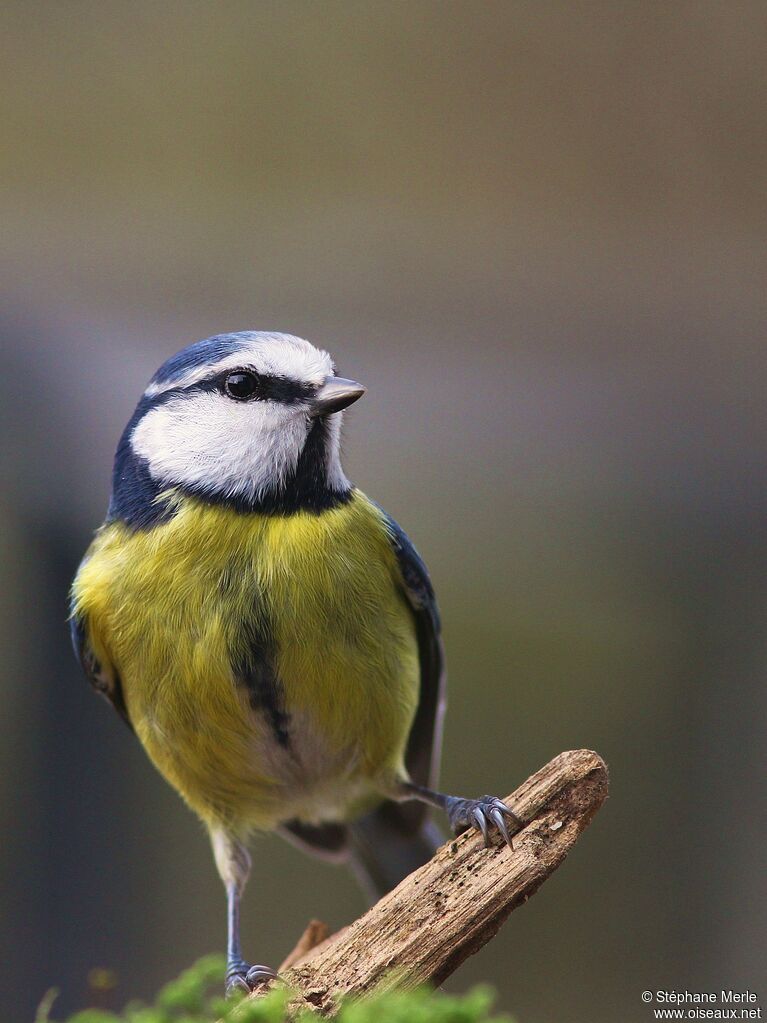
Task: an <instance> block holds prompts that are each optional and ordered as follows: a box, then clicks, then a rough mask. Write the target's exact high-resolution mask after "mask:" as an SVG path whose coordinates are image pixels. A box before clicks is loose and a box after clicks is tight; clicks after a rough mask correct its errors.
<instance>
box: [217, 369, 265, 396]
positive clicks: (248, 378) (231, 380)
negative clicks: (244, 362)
mask: <svg viewBox="0 0 767 1023" xmlns="http://www.w3.org/2000/svg"><path fill="white" fill-rule="evenodd" d="M224 390H225V391H226V393H227V394H228V395H229V397H230V398H236V400H237V401H247V400H248V398H253V397H255V396H256V394H257V393H258V377H257V376H256V375H255V373H243V372H242V371H239V372H237V373H230V374H229V376H228V377H227V378H226V380H225V381H224Z"/></svg>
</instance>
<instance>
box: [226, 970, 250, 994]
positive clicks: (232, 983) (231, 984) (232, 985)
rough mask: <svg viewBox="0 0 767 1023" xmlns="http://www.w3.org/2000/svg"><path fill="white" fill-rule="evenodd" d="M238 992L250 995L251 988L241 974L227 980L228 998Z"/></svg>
mask: <svg viewBox="0 0 767 1023" xmlns="http://www.w3.org/2000/svg"><path fill="white" fill-rule="evenodd" d="M237 991H242V992H243V993H244V994H246V995H247V994H250V986H249V985H248V982H247V981H246V980H245V978H244V977H243V976H242V974H240V973H235V974H233V975H232V976H231V977H227V978H226V997H227V998H229V996H230V995H233V994H234V993H235V992H237Z"/></svg>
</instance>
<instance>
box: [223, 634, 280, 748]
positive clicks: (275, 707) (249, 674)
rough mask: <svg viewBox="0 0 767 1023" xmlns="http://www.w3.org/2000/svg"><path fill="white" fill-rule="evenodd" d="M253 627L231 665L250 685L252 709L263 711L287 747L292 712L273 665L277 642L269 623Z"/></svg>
mask: <svg viewBox="0 0 767 1023" xmlns="http://www.w3.org/2000/svg"><path fill="white" fill-rule="evenodd" d="M250 631H251V632H252V634H251V635H250V636H249V643H248V647H247V651H246V653H245V654H244V656H242V657H240V658H239V660H238V661H237V662H236V663H235V664H233V666H232V667H233V670H234V676H235V678H236V679H237V681H238V683H239V684H240V685H243V686H245V688H246V689H247V691H248V699H249V701H250V705H251V707H252V708H253V710H254V711H255V712H256V713H257V714H263V715H264V717H265V718H266V720H267V721H268V722H269V724H270V725H271V728H272V731H273V732H274V737H275V739H276V740H277V742H278V743H279V745H280V746H283V747H285V748H287V747H288V746H289V745H290V733H289V731H288V726H289V724H290V715H289V714H287V713H286V711H285V709H284V693H283V690H282V684H281V682H280V680H279V676H278V675H277V671H276V669H275V667H274V662H275V657H274V643H273V641H272V637H271V635H270V634H269V629H268V628H267V627H266V626H264V625H261V626H260V627H255V628H252V630H250Z"/></svg>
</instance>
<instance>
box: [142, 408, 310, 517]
mask: <svg viewBox="0 0 767 1023" xmlns="http://www.w3.org/2000/svg"><path fill="white" fill-rule="evenodd" d="M308 430H309V422H308V419H307V415H306V409H304V408H302V407H301V406H300V405H280V404H279V403H277V402H271V401H248V402H236V401H232V399H231V398H227V397H226V396H225V395H223V394H221V393H219V392H211V391H206V392H201V393H196V394H194V395H189V396H179V397H178V398H173V399H171V400H170V401H167V402H165V403H164V404H162V405H158V406H157V407H156V408H153V409H151V410H150V411H149V412H148V413H147V414H146V415H145V416H144V417H143V419H141V420H140V421H139V422H138V423H137V424H136V427H135V429H134V430H133V434H132V437H131V445H132V447H133V450H134V451H135V452H136V454H137V455H139V456H141V457H142V458H144V459H145V460H146V462H147V464H148V466H149V472H150V473H151V475H152V477H153V478H154V479H156V480H158V481H160V482H162V483H165V484H167V485H169V486H172V485H186V486H190V487H200V488H203V489H205V490H208V491H210V492H215V493H218V494H223V495H225V496H228V497H244V498H252V499H258V498H260V497H262V496H263V495H264V494H265V493H266V492H267V491H268V490H272V489H275V488H279V487H280V485H281V484H282V483H283V482H284V481H285V479H286V478H287V476H288V475H289V474H290V473H291V471H292V470H293V469H295V466H296V463H297V461H298V459H299V457H300V454H301V450H302V449H303V446H304V443H305V441H306V437H307V433H308Z"/></svg>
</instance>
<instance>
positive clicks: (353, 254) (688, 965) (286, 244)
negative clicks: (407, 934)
mask: <svg viewBox="0 0 767 1023" xmlns="http://www.w3.org/2000/svg"><path fill="white" fill-rule="evenodd" d="M1 21H2V24H1V26H0V55H1V58H2V59H0V83H1V85H0V104H1V107H0V117H1V118H2V125H3V130H2V134H1V136H0V158H1V159H2V182H3V185H2V195H1V197H0V217H1V219H2V225H3V229H2V233H0V259H1V260H2V274H0V292H1V294H2V312H1V313H0V337H1V341H2V367H1V370H0V388H1V389H2V416H3V421H2V428H3V459H4V461H3V465H2V488H1V490H0V542H1V543H2V566H3V571H2V582H1V583H0V597H1V598H2V602H3V614H2V616H0V628H2V631H3V650H2V658H1V659H0V671H1V672H2V697H3V699H2V710H3V712H2V715H1V716H0V756H2V764H1V765H0V798H1V800H2V806H1V809H2V815H3V824H2V836H3V837H2V841H1V842H0V858H1V860H2V871H3V873H2V884H1V886H0V947H2V949H3V954H2V956H0V970H2V972H3V974H4V977H3V979H2V982H0V1013H2V1018H3V1019H7V1020H14V1021H15V1020H20V1021H23V1020H30V1019H32V1017H33V1015H34V1008H35V1006H36V1004H37V1003H38V1001H39V1000H40V998H41V996H42V995H43V993H44V992H45V991H46V990H47V989H48V988H49V987H50V986H52V985H55V986H57V987H59V988H60V989H61V995H60V999H59V1001H58V1003H57V1006H56V1014H57V1015H63V1014H65V1013H66V1012H69V1011H72V1010H73V1009H75V1008H78V1007H82V1006H84V1005H87V1004H94V1003H99V1004H102V1005H108V1006H110V1007H112V1006H115V1007H117V1006H121V1005H122V1004H123V1003H124V1002H126V1001H127V1000H128V999H130V998H133V997H142V998H143V997H149V996H150V995H151V994H152V993H153V992H154V990H155V989H156V988H157V987H158V985H160V984H161V983H162V982H164V981H165V980H167V979H169V978H170V977H171V976H173V975H174V974H175V973H176V972H177V971H178V970H180V969H181V968H183V967H185V966H186V965H188V964H190V963H191V961H192V960H193V959H194V958H195V957H196V956H199V955H201V954H203V953H207V952H209V951H213V950H223V938H224V902H223V893H222V890H221V888H220V885H219V881H218V879H217V877H216V874H215V870H214V867H213V863H212V858H211V856H210V853H209V850H208V846H207V841H206V838H205V835H204V833H203V830H202V828H201V827H200V826H199V824H198V823H197V821H196V820H195V819H194V818H193V817H192V815H191V814H190V813H189V811H187V810H186V808H185V807H184V806H183V805H182V803H181V801H180V800H179V799H178V798H177V797H176V795H175V794H174V793H173V792H172V791H171V790H170V789H169V788H168V787H167V786H166V785H165V783H164V782H163V781H162V780H161V779H160V777H159V776H158V775H156V774H155V773H154V771H153V769H152V768H151V767H150V765H149V762H148V761H147V760H146V758H145V756H144V754H143V753H142V751H141V749H140V748H139V746H138V744H137V743H136V741H135V739H134V738H133V737H132V736H131V735H130V734H129V732H128V731H127V729H125V728H124V726H123V725H122V723H121V722H120V721H119V720H118V718H117V716H116V715H115V714H113V713H112V712H111V710H110V709H109V708H108V707H106V706H105V705H104V704H103V703H102V702H101V701H100V700H97V699H96V698H95V697H94V696H93V695H92V694H91V692H90V690H89V687H88V686H87V684H86V682H85V681H84V679H83V678H81V677H80V675H79V672H78V669H77V668H76V666H75V664H74V661H73V658H72V655H71V652H70V648H69V641H68V635H67V629H66V625H65V618H66V613H67V588H68V585H69V581H70V579H71V577H72V574H73V573H74V570H75V568H76V565H77V563H78V561H79V558H80V556H81V554H82V552H83V550H84V549H85V547H86V545H87V544H88V542H89V537H90V534H91V532H92V530H93V529H94V528H95V527H96V526H97V525H98V524H99V522H100V521H101V518H102V517H103V514H104V511H105V508H106V502H107V498H108V489H109V477H110V469H111V459H112V453H113V450H114V447H115V444H116V442H117V439H118V437H119V434H120V432H121V429H122V427H123V425H124V423H125V421H126V420H127V418H128V416H129V415H130V413H131V411H132V408H133V405H134V403H135V401H136V400H137V398H138V396H139V394H140V392H141V390H142V389H143V387H144V385H145V383H146V381H147V379H148V378H149V376H150V375H151V374H152V372H153V371H154V369H155V368H156V366H157V365H158V364H159V363H160V362H161V361H162V360H163V359H164V358H165V357H167V356H168V355H169V354H171V353H172V352H174V351H175V350H177V349H178V348H180V347H183V346H184V345H186V344H187V343H189V342H191V341H193V340H195V339H197V338H200V337H205V336H207V335H209V334H213V333H217V332H220V331H228V330H237V329H243V328H257V329H278V330H285V331H289V332H293V333H296V334H300V335H304V336H306V337H308V338H310V339H311V340H313V341H315V342H317V343H318V344H320V345H321V346H323V347H327V348H329V349H330V350H331V351H332V352H333V353H334V354H335V355H336V356H337V359H338V362H339V366H340V370H341V371H342V372H343V373H345V374H346V375H349V376H353V377H355V378H358V379H360V380H362V381H363V382H364V383H365V384H367V385H368V387H369V393H368V395H367V396H366V398H365V400H364V401H363V402H361V403H360V404H359V406H355V408H354V409H353V410H352V411H351V413H350V414H349V415H348V417H347V424H346V441H345V450H346V466H347V472H348V474H349V475H350V476H351V478H352V479H353V480H354V481H355V482H356V483H358V484H359V485H360V486H361V487H362V488H363V489H364V490H366V491H368V492H369V493H370V494H371V495H372V496H374V497H375V498H376V499H377V500H378V501H380V503H381V504H383V505H384V506H385V507H386V508H387V509H388V510H389V511H390V512H392V513H393V514H394V515H395V517H396V518H397V519H398V520H399V521H400V522H401V523H402V524H403V525H404V526H405V528H406V529H407V530H408V532H409V533H410V535H411V536H412V537H413V538H414V540H415V542H416V544H417V545H418V547H419V549H420V551H421V553H422V554H423V556H424V558H425V559H426V561H427V563H428V564H429V566H430V568H431V571H432V575H433V578H434V582H435V585H436V587H437V590H438V593H439V595H440V598H441V604H442V609H443V615H444V621H445V632H446V642H447V650H448V658H449V666H450V677H451V702H450V711H449V714H448V718H447V732H446V741H445V751H444V761H443V783H444V787H445V788H446V789H447V790H448V791H459V792H462V793H463V792H465V793H467V794H478V793H480V792H485V791H497V792H502V793H506V792H508V791H510V790H511V789H512V788H513V787H514V786H515V785H516V784H518V783H519V782H520V781H521V780H523V779H524V778H526V777H527V776H528V775H529V774H530V773H531V772H532V771H534V770H536V769H537V768H538V767H540V766H541V765H542V764H543V763H544V762H545V761H547V760H548V759H549V758H550V757H551V756H553V755H554V754H556V753H558V752H560V751H561V750H563V749H568V748H574V747H582V746H586V747H591V748H594V749H596V750H598V751H599V752H600V753H601V754H602V755H603V756H604V757H605V758H606V760H607V761H608V763H609V765H610V768H611V772H612V789H611V797H610V800H609V802H608V803H607V804H606V806H605V808H604V809H603V810H602V812H601V813H600V814H599V816H598V817H597V818H596V820H595V821H594V824H593V826H592V827H591V828H590V829H589V831H588V832H587V833H586V834H585V835H584V836H583V838H582V840H581V841H580V842H579V844H578V846H577V847H576V849H575V850H574V851H573V853H572V855H571V857H570V858H569V860H568V861H567V862H566V864H565V865H564V866H563V867H562V869H561V870H560V872H559V873H557V874H556V876H555V877H553V878H552V879H551V880H550V881H549V882H548V883H547V884H546V885H545V887H544V888H543V889H542V890H541V892H540V893H539V894H538V895H536V897H535V898H534V899H533V900H532V901H531V902H530V903H529V905H527V906H526V907H524V908H522V909H521V910H520V911H518V912H517V913H515V914H514V915H513V916H512V918H511V919H510V921H509V923H508V924H507V925H506V927H505V928H504V930H503V931H502V932H501V933H500V935H499V936H498V938H497V939H496V940H495V941H493V942H492V943H491V944H490V945H489V946H488V947H487V948H486V949H485V950H484V951H482V952H481V953H480V954H479V955H477V956H476V957H475V958H473V959H472V960H471V961H470V962H469V963H468V964H467V965H466V966H465V968H463V969H462V970H461V971H460V972H459V973H458V974H457V975H456V976H455V977H454V978H452V980H451V982H450V984H449V987H450V988H451V989H452V990H465V989H467V988H468V987H469V986H470V985H472V984H473V983H475V982H477V981H480V980H483V981H488V982H490V983H491V984H493V985H494V986H495V987H496V988H497V989H498V991H499V1004H500V1006H501V1007H502V1008H503V1009H505V1010H508V1011H510V1012H513V1013H514V1014H515V1016H516V1017H517V1019H518V1020H519V1023H546V1021H557V1023H560V1021H584V1023H585V1021H589V1023H603V1021H604V1023H614V1021H615V1020H618V1019H620V1020H625V1021H629V1023H631V1021H635V1020H636V1021H640V1020H642V1021H643V1020H646V1019H648V1018H649V1011H648V1009H647V1008H646V1007H644V1006H643V1005H642V1003H641V1001H640V992H641V991H642V990H643V989H645V988H650V989H656V988H688V989H690V990H696V989H705V990H718V988H719V987H720V986H726V987H747V986H749V987H751V988H752V989H755V990H757V991H759V990H760V986H759V985H760V984H761V985H762V988H761V990H762V992H763V991H764V981H765V979H766V978H765V970H764V948H765V943H766V939H767V935H765V894H766V893H765V876H766V872H765V862H764V852H763V850H764V842H765V837H767V836H765V820H766V819H767V815H766V814H765V813H764V806H765V803H764V796H765V790H764V789H765V787H764V773H765V772H764V736H765V724H766V723H767V722H766V718H767V695H766V693H767V690H766V689H765V685H764V674H765V660H766V658H767V643H766V642H765V635H766V633H765V612H767V606H766V605H767V585H766V583H765V579H767V575H766V574H765V554H766V553H767V551H766V550H765V548H766V547H767V542H766V540H765V528H764V517H765V512H766V511H767V490H766V489H765V442H767V418H765V416H764V386H765V382H766V381H765V377H766V376H767V352H766V350H765V337H764V324H765V311H766V310H765V306H766V305H767V302H766V301H765V271H766V270H767V258H766V256H765V252H766V250H765V227H766V226H767V225H766V224H765V150H766V149H767V136H766V134H765V123H767V109H766V108H767V90H766V89H765V84H766V77H767V76H766V73H765V67H767V63H766V61H767V11H766V10H765V6H764V4H762V3H760V2H753V3H749V2H743V3H734V4H720V3H707V2H695V3H688V2H684V0H680V2H678V3H673V4H662V3H654V2H645V0H637V2H611V3H606V2H596V3H578V2H576V3H563V2H562V3H560V2H552V3H545V4H541V3H537V2H532V0H531V2H511V0H507V2H504V3H496V2H492V0H491V2H484V0H483V2H480V0H465V2H461V3H455V2H449V0H447V2H439V3H436V2H431V0H417V2H416V3H412V4H400V3H392V2H376V3H374V2H364V0H355V2H333V0H331V2H325V3H322V4H315V3H310V2H286V3H272V2H257V3H252V2H247V3H246V2H230V3H226V4H214V3H197V2H183V3H182V2H175V0H173V2H166V3H163V4H159V5H158V4H150V3H145V2H138V3H134V4H130V5H128V4H121V3H111V2H102V3H98V4H96V3H82V2H75V3H71V4H66V5H64V4H57V3H38V4H35V5H28V4H25V3H21V2H6V3H5V4H4V5H3V11H2V17H1ZM254 859H255V863H256V867H255V873H254V876H253V880H252V881H251V885H250V888H249V891H248V898H247V901H246V908H245V921H244V927H245V947H246V954H248V955H250V956H251V957H254V958H256V959H257V961H262V962H268V963H273V964H275V965H276V964H277V963H278V962H279V961H280V960H281V958H282V957H283V955H284V954H285V953H286V952H287V951H288V950H289V949H290V948H291V947H292V945H293V943H294V940H295V939H296V938H297V936H298V934H299V933H300V931H301V930H302V928H303V926H304V924H305V923H306V921H307V920H308V918H309V917H311V916H317V917H320V918H321V919H324V920H325V921H327V922H328V923H329V924H330V925H331V926H333V927H337V926H340V925H343V924H344V923H346V922H348V921H349V920H351V919H352V918H353V917H355V916H356V915H357V914H359V913H360V912H361V910H362V909H363V906H364V903H363V898H362V896H361V895H360V893H359V892H358V891H357V889H356V888H355V886H354V883H353V881H352V879H351V878H350V877H349V876H347V875H346V873H345V872H343V871H342V870H339V869H334V868H332V867H330V866H326V865H323V864H322V863H319V862H314V861H311V860H308V859H306V858H304V857H302V856H301V854H300V853H298V852H296V851H295V850H293V849H292V848H288V847H287V846H285V845H284V844H283V843H281V842H280V841H279V839H277V838H274V837H266V838H261V839H258V840H257V841H256V842H255V846H254ZM102 967H103V968H108V969H109V970H112V971H114V980H115V981H116V986H115V987H113V988H112V989H111V990H109V991H106V992H103V991H101V992H99V991H94V990H92V988H93V983H94V976H93V974H92V972H91V971H93V970H94V968H102ZM89 975H90V980H89ZM97 980H98V977H96V981H97ZM89 984H90V989H89Z"/></svg>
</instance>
